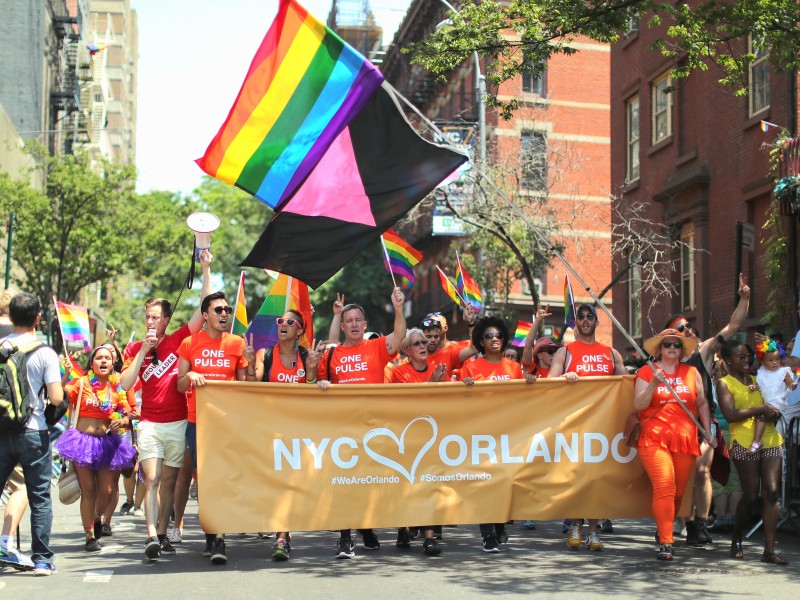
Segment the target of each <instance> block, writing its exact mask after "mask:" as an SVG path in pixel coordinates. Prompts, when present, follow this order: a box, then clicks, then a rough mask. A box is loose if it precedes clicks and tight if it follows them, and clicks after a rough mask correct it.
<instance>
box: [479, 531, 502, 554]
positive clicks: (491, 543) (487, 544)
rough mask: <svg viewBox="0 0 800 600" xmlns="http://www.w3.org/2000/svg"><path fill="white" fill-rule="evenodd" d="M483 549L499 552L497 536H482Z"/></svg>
mask: <svg viewBox="0 0 800 600" xmlns="http://www.w3.org/2000/svg"><path fill="white" fill-rule="evenodd" d="M483 551H484V552H500V544H498V543H497V538H496V537H495V536H493V535H489V536H487V537H485V538H483Z"/></svg>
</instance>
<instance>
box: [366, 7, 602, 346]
mask: <svg viewBox="0 0 800 600" xmlns="http://www.w3.org/2000/svg"><path fill="white" fill-rule="evenodd" d="M445 18H446V9H445V7H444V6H443V5H442V4H441V3H439V2H435V1H431V0H414V1H413V2H412V3H411V5H410V7H409V9H408V12H407V14H406V17H405V19H404V21H403V22H402V24H401V25H400V28H399V30H398V32H397V34H396V35H395V38H394V41H393V43H392V44H391V46H389V47H388V48H387V49H386V54H385V57H384V61H383V64H382V65H381V70H382V71H383V73H384V75H385V77H386V80H387V81H388V82H389V83H391V84H392V85H393V86H394V87H395V88H396V89H398V91H399V92H400V93H401V94H403V95H404V96H405V97H406V98H408V99H409V100H410V101H411V102H412V103H413V104H414V105H415V106H416V107H418V108H419V109H420V111H421V112H422V113H423V114H425V115H426V116H427V117H428V118H430V119H431V120H433V121H435V122H438V123H448V124H451V125H452V126H453V128H454V129H457V130H459V131H460V135H461V137H462V138H463V137H469V136H470V135H471V136H472V137H473V139H474V138H475V136H477V133H478V132H477V128H476V127H474V125H475V123H477V122H478V117H479V103H478V102H477V95H476V93H475V90H476V73H475V62H474V61H473V60H469V61H466V62H465V63H464V64H463V65H462V67H461V68H460V69H458V70H456V72H454V73H452V74H451V75H450V77H449V79H448V81H447V83H445V84H438V83H437V82H436V81H435V78H434V77H433V76H432V75H431V74H430V73H428V72H426V71H424V70H423V69H422V68H421V67H419V66H417V65H411V64H410V57H409V55H407V54H402V53H401V51H400V50H401V48H403V47H405V46H407V45H408V43H410V42H414V41H418V40H420V39H422V38H423V37H425V36H426V35H428V34H430V33H431V32H432V31H433V30H434V28H435V27H436V25H437V24H438V23H440V22H442V21H443V20H444V19H445ZM574 46H575V47H576V48H577V49H578V50H580V52H579V53H578V54H576V55H574V56H571V57H570V56H563V55H556V56H554V57H553V58H552V59H551V60H550V62H549V63H548V65H547V69H546V71H545V73H544V74H543V75H542V76H541V77H539V78H534V77H532V76H529V75H527V76H525V77H520V78H517V79H515V80H512V81H509V82H506V83H504V84H503V85H502V86H501V87H500V89H498V90H494V91H495V92H496V93H497V94H498V96H499V97H500V98H501V99H504V100H509V99H511V98H518V99H519V100H520V104H521V108H520V109H519V110H518V111H517V112H516V113H515V114H514V116H513V119H512V120H510V121H504V120H502V119H500V118H499V116H498V114H497V112H496V111H494V110H487V112H486V148H487V170H491V168H492V167H493V166H498V165H504V166H506V167H509V166H511V167H512V169H513V167H514V165H515V164H517V165H519V173H518V175H519V179H520V181H521V184H520V185H518V186H511V187H510V188H509V186H507V185H506V186H503V187H505V189H506V190H507V193H508V194H509V196H510V198H511V200H512V201H514V202H515V204H517V205H519V206H526V205H528V204H531V200H532V199H539V198H546V203H545V206H546V207H547V209H548V210H551V211H552V212H553V215H554V221H555V222H556V223H557V225H558V226H559V233H558V234H557V235H555V236H553V237H551V238H550V239H551V241H554V242H563V243H564V247H565V251H564V257H565V258H566V260H567V261H569V263H570V264H571V265H572V266H573V267H574V268H575V269H576V270H577V272H578V273H579V274H580V275H581V276H582V277H583V278H584V279H585V280H586V282H587V283H588V284H589V285H590V287H591V288H592V289H593V290H594V291H595V292H597V293H599V292H600V290H602V289H603V288H604V287H606V286H607V285H608V284H609V283H610V281H611V277H612V274H611V250H610V239H611V235H610V218H611V215H610V200H609V190H610V137H609V126H610V117H609V98H610V89H609V48H608V46H606V45H603V44H598V43H595V42H593V41H591V40H578V41H576V42H575V43H574ZM464 126H466V128H464ZM464 132H466V133H464ZM531 159H532V160H533V162H534V163H535V164H536V166H537V173H538V176H534V177H527V175H526V167H525V166H524V165H525V164H529V163H527V162H526V161H530V160H531ZM507 172H508V171H507ZM498 183H500V182H498ZM498 202H503V201H502V200H500V199H498ZM533 220H534V221H535V215H534V217H533ZM404 233H405V234H407V235H410V237H409V241H411V242H412V243H413V244H414V245H415V246H416V247H418V248H419V249H420V250H422V252H423V253H424V254H425V259H424V261H423V263H422V264H420V265H418V266H417V267H416V268H415V272H416V274H417V279H418V285H417V286H416V287H415V289H414V291H413V295H412V315H413V317H419V316H421V315H423V314H424V313H425V312H426V311H427V310H446V311H448V312H447V314H448V316H451V317H452V318H453V319H455V320H456V321H457V311H455V310H454V307H453V305H452V302H450V300H449V299H448V298H447V297H446V296H445V295H444V294H443V292H442V291H441V286H440V284H439V278H438V274H437V271H436V269H435V267H434V264H439V265H440V266H442V268H445V270H447V271H449V272H450V273H451V274H452V273H453V272H454V270H455V268H454V265H452V264H450V263H449V261H448V252H449V249H450V246H451V244H458V245H459V246H460V245H461V244H460V242H459V241H458V240H459V238H458V237H449V236H442V235H438V236H432V235H431V233H432V216H431V214H430V210H429V211H428V212H427V213H426V212H424V211H422V212H421V213H420V214H419V215H417V216H415V219H414V223H413V224H412V226H411V227H410V228H407V229H406V230H404ZM565 272H566V271H565V268H564V267H563V266H562V265H561V264H560V263H559V262H558V261H553V265H552V267H550V268H545V269H542V270H541V272H538V273H536V274H535V276H536V278H537V281H536V284H537V288H538V291H539V294H540V299H541V302H542V303H544V304H550V305H551V312H552V313H553V317H552V318H551V319H549V320H548V323H547V325H549V326H551V327H555V328H558V329H561V327H562V323H563V288H564V276H565ZM501 286H502V283H501V282H499V283H498V289H499V288H500V287H501ZM526 288H527V286H526V285H525V284H524V283H523V282H522V281H513V282H510V294H509V296H508V300H509V305H510V307H511V309H512V311H513V313H514V315H513V316H514V317H516V318H518V319H523V320H531V313H532V310H533V304H532V296H531V293H530V291H529V290H527V289H526ZM573 289H574V291H575V294H576V299H577V301H578V302H580V301H582V300H586V299H588V296H586V295H585V292H584V293H582V291H583V290H582V288H581V287H580V286H579V285H578V284H577V282H575V281H573ZM483 293H484V299H486V296H487V290H483ZM603 300H604V301H605V302H606V303H607V304H609V305H610V302H611V294H610V293H607V294H606V295H605V296H604V297H603ZM451 311H452V312H451ZM598 336H599V338H600V339H601V340H602V341H605V342H607V343H608V342H610V341H611V326H610V324H609V323H608V322H607V319H606V320H605V322H604V323H602V324H601V327H600V329H599V330H598Z"/></svg>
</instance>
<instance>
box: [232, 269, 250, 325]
mask: <svg viewBox="0 0 800 600" xmlns="http://www.w3.org/2000/svg"><path fill="white" fill-rule="evenodd" d="M245 277H247V271H242V274H241V275H240V276H239V291H238V292H236V308H235V309H234V311H233V323H231V333H232V334H233V335H242V334H244V332H245V331H247V303H246V302H245V300H244V278H245Z"/></svg>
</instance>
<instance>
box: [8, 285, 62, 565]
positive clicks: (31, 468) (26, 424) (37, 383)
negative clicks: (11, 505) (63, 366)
mask: <svg viewBox="0 0 800 600" xmlns="http://www.w3.org/2000/svg"><path fill="white" fill-rule="evenodd" d="M9 316H10V317H11V322H12V324H13V326H14V329H13V332H12V333H11V334H10V335H8V336H6V337H5V338H3V339H2V341H0V371H1V372H0V489H2V487H3V486H5V484H6V481H7V480H8V478H9V476H10V475H11V472H12V471H13V470H14V467H15V466H16V465H17V464H18V463H19V464H20V465H22V471H23V474H24V477H25V485H26V487H27V492H28V502H29V504H30V509H31V538H32V543H31V549H32V554H31V559H32V561H33V570H34V574H35V575H52V574H55V573H56V566H55V561H54V555H53V551H52V550H51V549H50V547H49V544H50V530H51V528H52V525H53V506H52V501H51V499H50V482H51V478H52V476H53V464H52V458H51V456H50V437H49V434H48V430H47V424H46V422H45V407H46V405H47V402H48V399H49V403H50V404H52V405H53V406H59V405H61V404H62V403H63V401H64V390H63V388H62V387H61V372H60V370H59V364H58V356H57V355H56V353H55V351H54V350H53V349H52V348H50V347H48V346H44V345H43V344H42V343H41V342H40V341H39V340H37V339H36V326H37V325H38V324H39V321H40V320H41V317H42V313H41V305H40V303H39V299H38V298H37V297H36V296H34V295H32V294H27V293H20V294H17V295H16V296H14V297H13V298H12V299H11V302H10V303H9ZM45 391H46V394H45V393H44V392H45ZM5 558H6V559H7V560H6V561H4V562H5V563H6V564H8V561H9V560H10V561H13V559H14V556H13V555H12V554H6V555H5Z"/></svg>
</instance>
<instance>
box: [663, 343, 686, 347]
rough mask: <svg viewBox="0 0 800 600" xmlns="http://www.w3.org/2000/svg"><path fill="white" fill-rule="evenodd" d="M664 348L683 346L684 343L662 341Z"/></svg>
mask: <svg viewBox="0 0 800 600" xmlns="http://www.w3.org/2000/svg"><path fill="white" fill-rule="evenodd" d="M661 347H662V348H681V347H683V344H681V343H680V342H661Z"/></svg>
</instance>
